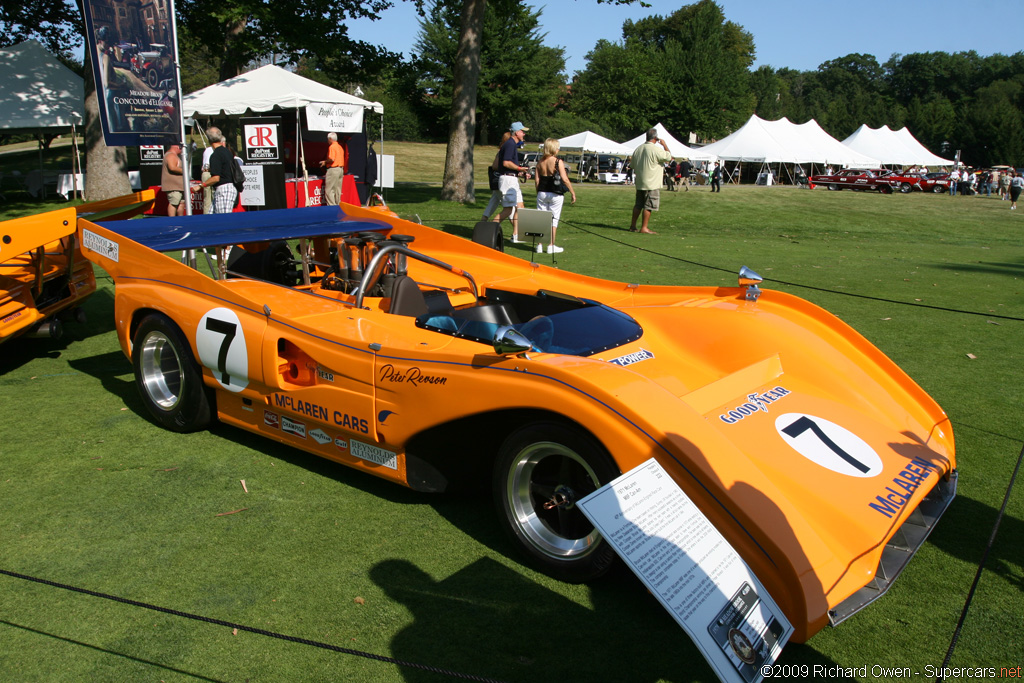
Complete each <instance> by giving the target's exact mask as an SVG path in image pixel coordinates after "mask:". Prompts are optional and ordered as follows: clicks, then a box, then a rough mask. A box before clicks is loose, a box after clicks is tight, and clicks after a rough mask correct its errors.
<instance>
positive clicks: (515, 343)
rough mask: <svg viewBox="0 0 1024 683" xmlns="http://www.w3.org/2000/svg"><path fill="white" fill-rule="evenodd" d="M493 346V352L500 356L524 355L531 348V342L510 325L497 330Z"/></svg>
mask: <svg viewBox="0 0 1024 683" xmlns="http://www.w3.org/2000/svg"><path fill="white" fill-rule="evenodd" d="M493 344H494V352H495V353H497V354H500V355H502V356H509V355H511V356H514V355H516V354H519V353H526V352H527V351H529V350H530V349H532V348H533V342H531V341H530V340H529V339H527V338H526V336H525V335H524V334H523V333H522V332H520V331H519V330H517V329H516V328H514V327H512V326H511V325H503V326H501V327H499V328H498V329H497V331H496V332H495V333H494V342H493Z"/></svg>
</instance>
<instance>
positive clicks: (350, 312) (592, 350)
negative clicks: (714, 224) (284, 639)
mask: <svg viewBox="0 0 1024 683" xmlns="http://www.w3.org/2000/svg"><path fill="white" fill-rule="evenodd" d="M78 226H79V241H80V242H81V243H82V245H83V251H84V254H85V256H86V257H87V258H89V259H90V260H92V261H94V262H95V263H97V264H99V265H100V266H102V267H103V268H104V269H105V270H106V271H107V272H108V273H110V274H111V275H112V276H113V278H114V282H115V283H116V295H115V321H116V326H117V335H118V339H119V341H120V344H121V346H122V349H123V350H124V353H125V355H126V356H128V357H129V358H130V359H131V361H132V364H133V365H134V370H135V378H136V383H137V385H138V387H139V390H140V393H141V394H142V397H143V399H144V402H145V404H146V405H147V407H148V409H149V412H150V413H151V414H152V416H153V418H154V419H155V420H156V421H157V422H158V423H160V424H161V425H163V426H165V427H166V428H168V429H171V430H175V431H189V430H197V429H202V428H204V427H205V426H207V425H208V424H210V422H211V421H212V420H215V419H218V420H220V421H222V422H225V423H228V424H231V425H235V426H237V427H240V428H242V429H246V430H249V431H251V432H255V433H258V434H261V435H263V436H266V437H268V438H271V439H274V440H277V441H280V442H282V443H286V444H288V445H290V446H294V447H296V448H301V449H303V450H306V451H309V452H311V453H315V454H316V455H319V456H322V457H325V458H329V459H331V460H334V461H337V462H339V463H342V464H344V465H347V466H349V467H353V468H356V469H359V470H363V471H365V472H368V473H370V474H373V475H376V476H379V477H383V478H385V479H388V480H391V481H393V482H395V483H397V484H400V485H403V486H408V487H410V488H413V489H416V490H419V491H446V490H451V489H453V488H455V487H456V486H459V485H466V484H470V485H471V484H472V483H473V482H474V481H475V477H476V476H478V475H481V474H483V475H484V476H487V477H489V479H490V482H491V487H492V489H493V495H494V500H495V505H496V507H497V510H498V513H499V514H498V516H499V519H500V520H501V523H502V524H503V526H504V527H505V528H506V530H507V531H508V534H509V536H510V538H511V539H512V540H513V541H514V543H515V544H516V545H517V546H518V547H519V548H520V549H521V550H522V551H523V553H524V554H525V556H526V557H527V558H528V559H529V560H531V561H532V562H533V564H534V565H536V566H537V567H539V568H540V569H542V570H544V571H546V572H548V573H550V574H552V575H554V576H556V577H559V578H562V579H565V580H569V581H586V580H588V579H591V578H593V577H596V576H598V575H600V574H601V573H603V572H604V571H606V570H607V569H608V568H609V566H610V565H611V564H612V563H613V562H614V561H615V554H614V551H613V550H612V548H611V547H610V546H609V544H608V543H606V542H604V541H603V539H602V538H601V537H600V535H599V534H598V533H597V532H596V531H595V530H594V528H593V527H592V526H591V525H590V524H589V522H588V521H587V520H586V518H585V517H584V516H583V515H582V513H581V511H580V510H579V509H578V508H577V507H576V505H575V502H576V501H577V500H579V499H580V498H582V497H583V496H585V495H587V494H589V493H590V492H592V491H594V490H595V489H596V488H598V487H600V486H601V485H603V484H604V483H606V482H608V481H610V480H611V479H613V478H615V477H616V476H618V475H619V474H620V473H622V472H626V471H628V470H630V469H632V468H634V467H636V466H637V465H640V464H641V463H643V462H645V461H647V460H648V459H650V458H651V457H654V458H656V459H657V460H658V461H659V462H660V463H661V464H662V466H663V467H664V468H665V470H667V471H668V472H669V473H670V474H671V476H672V477H673V478H674V479H675V481H676V482H677V483H678V484H679V486H680V487H681V488H682V489H683V490H684V491H685V492H686V493H687V495H688V496H689V497H690V498H691V499H692V500H693V501H694V502H695V503H696V504H697V505H698V507H699V508H700V509H701V510H702V511H703V513H704V514H705V515H706V516H707V517H708V518H709V519H710V520H711V521H712V523H713V524H714V525H715V526H716V527H717V528H718V530H719V531H720V532H721V533H722V534H723V535H724V536H725V537H726V538H727V539H728V540H729V542H730V543H731V544H732V545H733V546H734V547H735V548H736V550H737V551H738V552H739V554H740V555H741V556H742V557H743V558H744V560H745V561H746V563H747V564H748V565H749V566H750V567H751V569H752V570H753V572H754V573H755V574H756V575H757V577H758V578H759V579H760V580H761V582H762V583H763V584H764V585H765V586H766V588H767V589H768V591H769V592H770V593H771V595H772V596H773V597H774V598H775V600H776V601H777V602H778V603H779V605H780V607H781V608H782V609H783V611H784V612H785V614H786V616H787V617H788V618H789V620H790V621H791V622H792V623H793V625H794V627H795V634H794V638H795V639H796V640H797V641H803V640H806V639H807V638H809V637H810V636H811V635H813V634H814V633H815V632H817V631H818V630H819V629H821V628H822V627H823V626H824V625H826V624H827V623H829V622H832V623H838V622H840V621H842V620H843V619H845V618H846V617H848V616H850V615H851V614H853V613H854V612H856V611H857V610H859V609H861V608H862V607H863V606H865V605H866V604H868V603H869V602H871V601H872V600H874V599H875V598H876V597H878V596H879V595H881V594H882V593H883V592H884V591H885V590H886V589H887V588H888V586H889V585H890V583H891V582H892V581H893V579H894V578H895V577H896V575H897V574H898V573H899V572H900V570H901V569H902V568H903V566H904V565H905V564H906V563H907V561H909V559H910V557H911V556H912V555H913V554H914V552H915V551H916V550H917V548H918V547H919V546H920V545H921V544H922V543H923V542H924V540H925V538H926V537H927V535H928V533H929V532H930V531H931V529H932V528H933V527H934V526H935V524H936V523H937V521H938V519H939V517H940V516H941V515H942V513H943V512H944V510H945V509H946V506H947V505H948V504H949V502H950V501H951V500H952V498H953V496H954V494H955V490H956V481H957V473H956V466H955V456H954V443H953V434H952V431H951V428H950V422H949V419H948V418H947V416H946V415H945V413H944V412H943V411H942V409H941V408H940V407H939V406H938V405H936V403H935V402H934V401H933V400H932V399H931V398H930V397H929V396H928V395H927V394H925V392H924V391H922V390H921V388H920V387H918V386H917V385H916V384H915V383H914V382H913V381H912V380H911V379H910V378H909V377H908V376H907V375H906V374H905V373H903V372H902V371H901V370H900V369H899V368H898V367H896V365H895V364H893V363H892V362H891V361H890V360H889V359H888V358H886V357H885V356H884V355H883V354H882V353H881V352H880V351H879V350H878V349H876V348H875V347H874V346H872V345H871V344H870V343H868V342H867V341H866V340H865V339H864V338H863V337H861V336H860V335H859V334H857V333H856V332H855V331H854V330H853V329H851V328H850V327H848V326H847V325H845V324H844V323H843V322H841V321H840V320H838V319H837V318H836V317H834V316H832V315H830V314H829V313H827V312H826V311H824V310H822V309H820V308H818V307H817V306H815V305H813V304H811V303H809V302H807V301H804V300H802V299H799V298H797V297H794V296H790V295H788V294H784V293H781V292H775V291H761V289H760V287H759V286H758V281H759V279H760V278H759V277H757V275H756V274H755V273H753V272H752V271H749V270H744V271H742V273H741V275H740V278H739V280H738V282H737V286H735V287H668V286H647V285H635V284H628V283H621V282H611V281H606V280H599V279H595V278H591V277H586V276H583V275H577V274H573V273H567V272H564V271H560V270H556V269H553V268H548V267H545V266H543V265H539V264H535V263H528V262H526V261H523V260H520V259H518V258H515V257H512V256H506V255H505V254H502V253H499V252H497V251H494V250H492V249H489V248H487V247H485V246H482V245H479V244H475V243H473V242H470V241H467V240H464V239H462V238H459V237H456V236H453V235H448V234H445V233H443V232H440V231H437V230H433V229H430V228H427V227H425V226H422V225H418V224H415V223H412V222H408V221H404V220H400V219H398V218H396V217H394V216H393V215H391V214H389V213H387V212H383V211H373V210H367V209H361V208H358V207H353V206H347V205H346V206H344V207H316V208H308V209H292V210H284V211H261V212H253V213H238V214H233V215H215V216H193V217H182V218H154V219H147V220H143V221H97V222H94V221H90V220H88V219H80V220H79V222H78Z"/></svg>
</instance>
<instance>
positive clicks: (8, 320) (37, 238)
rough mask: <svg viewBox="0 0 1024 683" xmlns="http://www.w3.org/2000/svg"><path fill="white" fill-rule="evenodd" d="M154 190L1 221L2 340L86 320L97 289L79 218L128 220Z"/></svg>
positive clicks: (50, 333) (53, 333)
mask: <svg viewBox="0 0 1024 683" xmlns="http://www.w3.org/2000/svg"><path fill="white" fill-rule="evenodd" d="M153 194H154V193H153V192H152V191H149V192H148V193H138V194H136V195H129V196H127V197H119V198H117V199H114V200H108V201H102V202H92V203H89V204H81V205H79V206H77V207H73V208H67V209H59V210H57V211H50V212H47V213H42V214H36V215H34V216H27V217H25V218H16V219H14V220H9V221H4V222H2V223H0V343H3V342H5V341H8V340H10V339H13V338H14V337H18V336H21V335H27V336H37V337H52V338H57V337H60V336H61V333H62V329H63V327H62V324H61V318H66V317H67V318H76V319H77V320H79V321H80V322H84V313H83V312H82V310H81V309H80V308H79V305H80V304H81V303H82V301H83V300H85V298H86V297H87V296H89V295H90V294H92V293H93V292H95V291H96V278H95V276H94V275H93V272H92V264H91V263H90V262H89V261H87V260H86V259H85V257H83V256H82V252H81V251H80V249H79V247H80V246H81V245H80V243H79V241H78V237H77V232H76V231H77V225H76V218H77V216H79V215H87V214H92V215H93V217H94V219H95V220H101V219H110V218H118V217H120V218H126V217H128V216H130V215H134V214H137V213H141V212H142V211H144V210H145V209H146V207H147V206H148V203H147V202H151V201H152V199H153Z"/></svg>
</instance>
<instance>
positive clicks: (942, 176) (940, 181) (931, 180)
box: [920, 171, 949, 193]
mask: <svg viewBox="0 0 1024 683" xmlns="http://www.w3.org/2000/svg"><path fill="white" fill-rule="evenodd" d="M920 188H921V189H922V190H923V191H925V192H935V193H941V192H949V171H936V172H934V173H925V174H924V178H921V183H920Z"/></svg>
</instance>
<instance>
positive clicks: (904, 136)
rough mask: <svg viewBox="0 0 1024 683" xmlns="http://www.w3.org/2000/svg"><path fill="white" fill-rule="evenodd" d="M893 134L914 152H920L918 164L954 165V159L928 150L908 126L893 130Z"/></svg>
mask: <svg viewBox="0 0 1024 683" xmlns="http://www.w3.org/2000/svg"><path fill="white" fill-rule="evenodd" d="M893 135H895V136H896V138H897V139H898V140H899V141H900V142H902V143H903V145H904V146H905V147H906V148H907V149H909V150H911V151H912V152H916V153H918V154H919V155H920V156H919V157H918V158H917V161H916V162H915V163H917V164H918V165H924V166H952V165H953V164H954V162H953V160H952V159H943V158H942V157H940V156H938V155H935V154H932V153H931V152H930V151H928V148H927V147H925V146H924V145H922V144H921V143H920V142H918V141H917V138H915V137H914V136H913V135H911V134H910V131H909V130H907V127H906V126H904V127H903V128H900V129H899V130H897V131H893Z"/></svg>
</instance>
